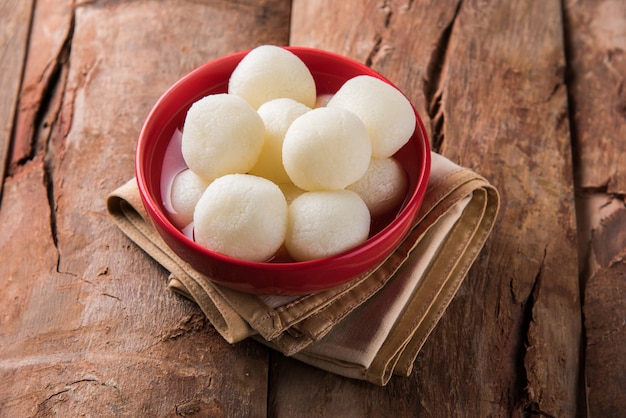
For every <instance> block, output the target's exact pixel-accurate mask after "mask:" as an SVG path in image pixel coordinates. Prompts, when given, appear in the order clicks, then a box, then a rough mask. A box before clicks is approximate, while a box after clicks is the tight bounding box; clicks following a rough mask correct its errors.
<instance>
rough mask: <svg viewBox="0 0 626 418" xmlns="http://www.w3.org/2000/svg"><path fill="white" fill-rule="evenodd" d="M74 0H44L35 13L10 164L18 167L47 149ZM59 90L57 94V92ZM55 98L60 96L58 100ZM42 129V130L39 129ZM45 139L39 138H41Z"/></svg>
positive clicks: (70, 28) (39, 2)
mask: <svg viewBox="0 0 626 418" xmlns="http://www.w3.org/2000/svg"><path fill="white" fill-rule="evenodd" d="M72 6H73V0H62V1H58V0H41V1H38V2H37V7H36V8H35V10H34V13H33V19H32V25H31V31H30V43H29V48H28V56H27V57H26V64H25V67H24V77H23V80H22V87H21V89H20V98H19V106H18V113H17V117H16V121H15V135H14V141H13V144H12V151H11V156H10V160H9V164H10V165H13V166H16V165H19V163H20V162H22V161H24V160H26V159H29V158H31V157H32V156H33V155H34V154H35V150H34V148H36V147H40V148H45V146H46V142H45V141H46V138H47V135H49V132H50V129H51V122H52V121H54V118H55V114H56V113H57V112H58V109H59V106H60V101H59V100H58V98H59V97H61V95H60V94H58V93H59V92H55V91H54V89H56V88H59V86H62V85H63V83H62V82H61V81H60V79H61V78H62V77H63V76H64V75H66V74H64V73H63V71H62V70H63V69H64V66H63V63H64V61H66V60H67V59H68V56H69V46H70V44H69V40H70V36H71V33H72V17H73V13H72ZM55 93H57V94H55ZM53 99H57V100H56V101H55V100H53ZM38 131H39V132H38ZM38 138H39V139H41V141H39V142H38V141H37V139H38Z"/></svg>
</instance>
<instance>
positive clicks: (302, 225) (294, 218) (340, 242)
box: [285, 190, 370, 261]
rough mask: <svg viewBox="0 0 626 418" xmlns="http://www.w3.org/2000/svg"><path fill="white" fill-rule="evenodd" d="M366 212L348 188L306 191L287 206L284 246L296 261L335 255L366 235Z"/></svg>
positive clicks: (360, 201) (367, 211)
mask: <svg viewBox="0 0 626 418" xmlns="http://www.w3.org/2000/svg"><path fill="white" fill-rule="evenodd" d="M369 229H370V213H369V210H368V209H367V206H366V205H365V203H364V202H363V200H362V199H361V198H360V197H359V195H358V194H356V193H354V192H352V191H350V190H327V191H318V192H307V193H303V194H302V195H300V196H299V197H298V198H296V199H295V200H294V201H293V202H292V203H291V205H289V221H288V227H287V236H286V238H285V247H286V248H287V251H288V252H289V255H290V256H291V257H292V258H293V259H294V260H296V261H305V260H313V259H317V258H322V257H328V256H332V255H336V254H339V253H341V252H343V251H346V250H349V249H351V248H354V247H356V246H357V245H359V244H361V243H362V242H364V241H365V240H367V237H368V235H369Z"/></svg>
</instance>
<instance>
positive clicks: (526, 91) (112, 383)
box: [0, 0, 626, 417]
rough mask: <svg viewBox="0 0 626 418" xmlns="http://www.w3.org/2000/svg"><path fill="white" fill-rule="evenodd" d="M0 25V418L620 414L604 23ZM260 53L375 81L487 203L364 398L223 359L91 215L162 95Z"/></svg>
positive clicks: (623, 217)
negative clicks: (188, 76)
mask: <svg viewBox="0 0 626 418" xmlns="http://www.w3.org/2000/svg"><path fill="white" fill-rule="evenodd" d="M0 12H2V13H0V22H2V27H3V29H4V31H3V32H2V35H0V57H1V58H2V72H0V86H1V87H2V93H3V94H2V95H1V97H2V100H0V122H1V123H0V158H1V161H0V164H1V165H0V168H1V170H0V171H2V172H3V173H4V172H6V176H4V177H3V183H2V187H3V193H0V199H1V200H0V231H1V232H2V233H1V234H0V260H1V261H2V262H1V263H0V285H1V286H2V292H0V307H1V308H0V416H51V415H57V416H59V415H60V416H80V415H81V414H85V415H97V416H176V415H180V416H190V415H195V416H229V417H230V416H275V417H292V416H303V415H305V416H333V417H334V416H341V417H363V416H402V417H404V416H441V417H444V416H445V417H448V416H459V415H462V416H534V415H544V416H554V417H569V416H586V415H587V414H588V415H589V416H620V415H621V414H623V412H624V411H626V398H625V397H624V391H623V389H622V388H623V385H624V383H626V365H625V364H626V362H624V360H623V357H624V354H626V352H625V351H624V347H625V346H626V329H625V328H624V323H625V321H624V297H623V295H624V289H625V288H626V285H624V272H625V271H626V270H625V268H624V262H623V260H624V255H625V254H626V251H625V247H626V234H625V233H624V232H623V231H625V230H626V207H625V206H626V203H625V201H626V200H625V196H626V189H625V187H626V186H625V184H626V177H625V175H626V174H625V173H626V166H625V165H624V164H623V162H624V161H626V160H625V158H626V149H625V147H626V145H625V144H626V143H625V142H624V141H623V139H624V136H625V135H626V116H625V115H626V113H625V109H626V90H625V87H624V77H625V76H626V58H625V57H626V55H624V51H626V4H624V2H623V1H620V0H601V1H593V0H566V1H564V2H560V1H558V0H548V1H543V2H510V1H507V0H495V1H491V2H485V1H479V0H470V1H460V0H443V1H439V2H429V1H425V0H414V1H407V2H402V1H385V2H379V1H375V0H365V1H361V0H346V1H332V0H316V1H309V0H293V1H291V0H262V1H253V0H241V1H236V2H232V1H224V0H221V1H220V0H207V1H184V2H181V1H176V0H163V1H158V2H156V1H149V0H135V1H104V0H38V1H36V2H34V1H30V0H29V1H21V0H20V1H16V0H5V1H0ZM264 43H272V44H289V43H290V44H292V45H304V46H313V47H319V48H323V49H327V50H330V51H334V52H338V53H340V54H343V55H346V56H348V57H351V58H353V59H356V60H358V61H361V62H363V63H365V64H367V65H369V66H371V67H373V68H374V69H376V70H378V71H379V72H381V73H382V74H383V75H385V76H386V77H387V78H389V79H390V80H391V81H393V82H394V83H395V84H396V85H398V86H399V87H400V88H401V89H403V91H405V92H406V93H407V95H408V96H409V98H410V99H411V101H412V102H413V103H414V104H415V106H416V108H417V110H418V112H419V113H420V114H421V116H422V118H423V119H424V122H425V124H426V128H427V131H428V133H429V135H430V137H431V143H432V146H433V149H435V150H436V151H438V152H441V153H442V154H443V155H445V156H446V157H448V158H450V159H451V160H453V161H454V162H456V163H458V164H461V165H464V166H467V167H469V168H471V169H474V170H475V171H477V172H478V173H480V174H482V175H484V176H485V177H486V178H487V179H488V180H489V181H491V182H492V183H493V184H494V185H495V186H496V187H498V189H499V190H500V192H501V197H502V208H501V213H500V217H499V219H498V222H497V225H496V227H495V229H494V231H493V233H492V236H491V238H490V239H489V241H488V243H487V245H486V247H485V249H484V250H483V251H482V253H481V254H480V256H479V258H478V260H477V261H476V263H475V265H474V267H473V268H472V270H471V271H470V274H469V275H468V277H467V279H466V281H465V282H464V284H463V285H462V286H461V288H460V290H459V292H458V294H457V295H456V297H455V298H454V300H453V301H452V303H451V305H450V307H449V308H448V310H447V312H446V314H445V315H444V317H443V318H442V320H441V321H440V323H439V324H438V326H437V327H436V329H435V330H434V331H433V333H432V335H431V336H430V338H429V340H428V341H427V342H426V344H425V346H424V348H423V350H422V352H421V353H420V355H419V357H418V359H417V361H416V364H415V367H414V370H413V373H412V375H411V376H410V377H409V378H404V377H396V378H392V380H391V382H390V383H389V384H388V385H387V386H386V387H376V386H373V385H371V384H368V383H364V382H361V381H356V380H350V379H346V378H342V377H339V376H335V375H333V374H330V373H327V372H324V371H321V370H317V369H314V368H312V367H310V366H307V365H305V364H302V363H300V362H298V361H295V360H293V359H289V358H286V357H284V356H282V355H280V354H278V353H276V352H273V351H269V350H267V349H266V348H264V347H263V346H261V345H260V344H258V343H255V342H252V341H244V342H242V343H239V344H236V345H234V346H231V345H228V344H227V343H226V342H225V341H224V340H223V339H222V338H221V337H220V336H219V335H218V333H217V332H216V331H215V330H214V329H213V328H212V327H211V326H210V324H209V323H208V322H207V321H206V319H205V318H204V316H203V315H202V313H201V311H200V310H199V309H198V308H197V307H196V306H195V305H194V304H192V303H190V302H188V301H187V300H185V299H182V298H181V297H179V296H177V295H175V294H173V293H172V292H170V291H168V290H166V289H165V282H166V277H167V273H166V272H165V271H164V270H163V269H161V268H160V267H159V266H158V265H157V264H156V263H154V262H153V261H151V260H150V259H149V257H147V256H146V255H145V254H144V253H142V252H141V251H140V250H139V249H138V248H137V247H136V246H135V245H134V244H132V242H131V241H130V240H128V239H127V238H126V237H125V236H124V235H123V234H122V233H121V232H120V231H119V230H118V229H117V228H116V227H115V226H114V225H113V223H112V222H111V220H110V218H109V216H108V215H107V213H106V210H105V206H104V203H105V201H104V198H105V196H106V194H107V193H108V192H109V191H111V190H113V189H114V188H115V187H117V186H119V185H121V184H122V183H124V182H125V181H126V180H128V179H129V178H131V177H132V176H133V174H134V163H133V160H134V150H135V144H136V138H137V135H138V132H139V129H140V128H141V124H142V122H143V120H144V118H145V117H146V115H147V113H148V111H149V110H150V108H151V106H152V105H153V104H154V102H155V101H156V100H157V98H158V97H159V96H160V94H161V93H163V91H165V89H166V88H167V87H169V86H170V85H171V84H172V83H173V82H174V81H175V80H177V79H178V78H180V77H181V76H182V75H184V74H185V73H187V72H188V71H190V70H192V69H193V68H195V67H197V66H198V65H200V64H201V63H203V62H205V61H207V60H209V59H212V58H215V57H218V56H221V55H224V54H226V53H230V52H234V51H238V50H242V49H247V48H251V47H254V46H256V45H259V44H264ZM581 279H582V280H581ZM581 305H582V310H581ZM583 312H584V315H583ZM583 318H584V319H583ZM583 325H584V327H585V328H584V331H583Z"/></svg>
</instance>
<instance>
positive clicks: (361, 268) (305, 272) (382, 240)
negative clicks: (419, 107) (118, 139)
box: [135, 47, 430, 295]
mask: <svg viewBox="0 0 626 418" xmlns="http://www.w3.org/2000/svg"><path fill="white" fill-rule="evenodd" d="M286 49H288V50H290V51H291V52H293V53H294V54H296V55H297V56H299V57H300V58H301V59H302V61H304V63H305V64H306V65H307V66H308V68H309V69H310V71H311V73H312V74H313V77H314V79H315V81H316V86H317V92H318V94H327V93H334V92H336V91H337V90H338V89H339V87H340V86H341V85H342V84H343V83H344V82H345V81H346V80H348V79H349V78H352V77H354V76H356V75H361V74H367V75H371V76H374V77H378V78H380V79H382V80H384V81H386V82H388V83H390V82H389V81H388V80H386V79H385V78H384V77H382V76H381V75H379V74H378V73H377V72H375V71H374V70H372V69H371V68H369V67H367V66H365V65H363V64H361V63H359V62H356V61H353V60H351V59H348V58H345V57H342V56H339V55H336V54H333V53H330V52H326V51H322V50H317V49H311V48H303V47H286ZM246 53H247V51H242V52H238V53H235V54H232V55H227V56H224V57H222V58H218V59H216V60H213V61H210V62H208V63H206V64H204V65H203V66H201V67H199V68H197V69H196V70H194V71H192V72H191V73H189V74H188V75H187V76H185V77H183V78H182V79H181V80H179V81H178V82H177V83H176V84H174V85H173V86H172V87H171V88H170V89H168V90H167V91H166V92H165V93H164V94H163V96H161V98H160V99H159V100H158V101H157V103H156V104H155V106H154V108H153V109H152V110H151V112H150V114H149V115H148V117H147V119H146V121H145V123H144V125H143V127H142V130H141V133H140V135H139V140H138V144H137V153H136V159H135V164H136V167H135V168H136V176H137V182H138V185H139V191H140V194H141V198H142V200H143V203H144V205H145V208H146V210H147V212H148V214H149V215H150V217H151V220H152V223H153V224H154V226H155V228H156V229H157V231H158V232H159V234H160V235H161V236H162V237H163V239H164V240H165V242H166V243H167V244H168V245H169V246H170V247H171V249H172V250H173V251H174V252H175V253H176V254H177V255H178V256H179V257H180V258H182V259H183V260H185V261H187V262H188V263H189V264H190V265H191V266H192V267H194V268H195V269H196V270H198V271H199V272H201V273H203V274H204V275H206V276H208V277H209V278H210V279H211V280H213V281H215V282H216V283H220V284H222V285H224V286H228V287H230V288H233V289H237V290H240V291H243V292H248V293H256V294H281V295H297V294H306V293H313V292H318V291H321V290H324V289H328V288H331V287H333V286H337V285H339V284H342V283H345V282H347V281H349V280H352V279H354V278H356V277H358V276H359V275H361V274H362V273H364V272H366V271H367V270H369V269H370V268H372V267H374V266H376V265H377V264H378V263H380V262H381V261H382V260H384V259H385V258H386V257H387V256H388V255H389V254H390V253H391V252H392V251H393V250H394V249H395V248H396V246H397V245H399V244H400V242H401V241H402V240H403V238H404V237H405V236H406V234H407V232H408V230H409V228H410V227H411V224H412V222H413V220H414V218H415V216H416V213H417V211H418V209H419V206H420V204H421V202H422V199H423V197H424V193H425V191H426V185H427V183H428V175H429V172H430V148H429V143H428V138H427V136H426V131H425V129H424V126H423V123H422V120H421V119H420V117H419V115H418V114H417V112H416V113H415V114H416V116H417V125H416V130H415V133H414V135H413V137H412V138H411V139H410V141H409V142H408V143H407V144H406V145H405V146H404V147H403V148H402V149H401V150H400V151H398V153H397V154H396V155H395V156H396V158H397V159H398V160H399V161H400V163H401V164H402V166H403V167H404V169H405V170H406V172H407V174H408V178H409V190H408V193H407V197H406V199H405V203H404V204H403V206H402V208H401V209H400V210H399V212H398V213H397V215H396V216H395V218H392V219H391V220H390V221H389V223H388V224H387V225H386V226H384V227H382V229H381V230H380V231H379V232H377V233H376V234H375V235H373V236H372V237H370V238H369V239H368V240H367V241H366V242H365V243H363V244H362V245H359V246H358V247H356V248H354V249H352V250H350V251H347V252H344V253H342V254H338V255H335V256H332V257H327V258H322V259H317V260H311V261H304V262H287V263H279V262H249V261H243V260H238V259H235V258H231V257H228V256H225V255H222V254H219V253H216V252H214V251H210V250H208V249H206V248H203V247H201V246H200V245H198V244H196V243H195V242H193V241H192V240H190V239H188V238H187V237H186V236H185V235H183V233H182V232H180V231H179V230H178V229H177V228H176V227H174V226H173V224H172V223H171V222H170V221H169V219H168V217H167V215H166V211H165V209H164V206H163V203H162V199H161V191H160V178H161V169H162V164H163V155H164V152H165V149H166V147H167V144H168V143H169V141H170V138H171V137H172V134H173V132H174V130H175V129H176V128H179V127H182V125H183V121H184V118H185V115H186V113H187V110H188V109H189V107H190V106H191V105H192V103H194V102H195V101H196V100H198V99H200V98H202V97H204V96H206V95H208V94H213V93H225V92H227V89H228V79H229V77H230V74H231V73H232V71H233V69H234V68H235V67H236V65H237V63H238V62H239V61H240V60H241V59H242V58H243V57H244V55H245V54H246ZM390 84H391V83H390Z"/></svg>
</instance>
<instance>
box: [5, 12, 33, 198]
mask: <svg viewBox="0 0 626 418" xmlns="http://www.w3.org/2000/svg"><path fill="white" fill-rule="evenodd" d="M32 11H33V1H32V0H29V1H21V0H5V1H2V2H0V27H2V32H1V33H0V62H1V63H2V64H1V67H0V91H1V92H2V94H1V95H0V201H1V199H2V184H3V182H4V175H5V171H6V164H7V159H8V154H9V151H10V146H11V135H12V132H13V119H14V118H15V109H16V104H17V100H18V94H19V89H20V83H21V80H22V71H23V68H24V59H25V57H26V50H27V43H28V33H29V29H30V21H31V15H32Z"/></svg>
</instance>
